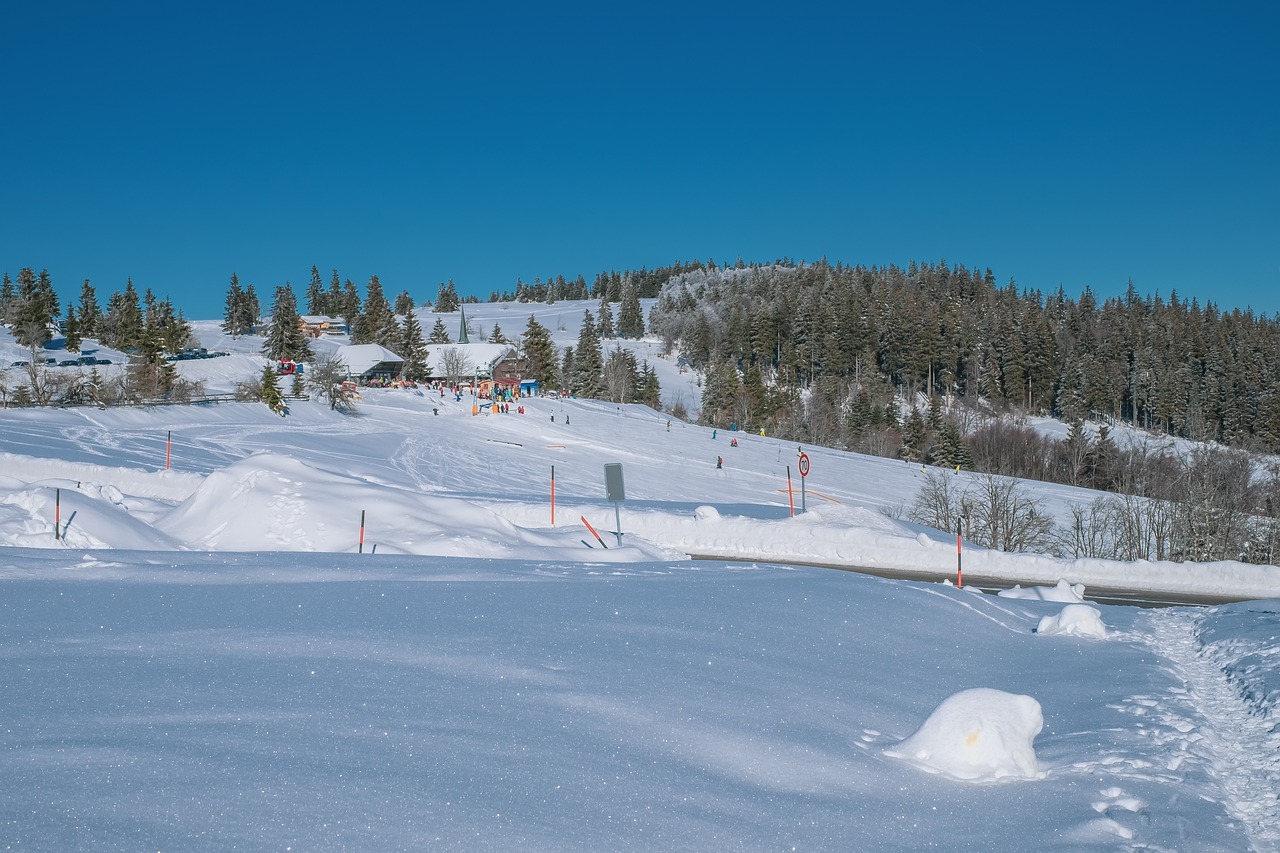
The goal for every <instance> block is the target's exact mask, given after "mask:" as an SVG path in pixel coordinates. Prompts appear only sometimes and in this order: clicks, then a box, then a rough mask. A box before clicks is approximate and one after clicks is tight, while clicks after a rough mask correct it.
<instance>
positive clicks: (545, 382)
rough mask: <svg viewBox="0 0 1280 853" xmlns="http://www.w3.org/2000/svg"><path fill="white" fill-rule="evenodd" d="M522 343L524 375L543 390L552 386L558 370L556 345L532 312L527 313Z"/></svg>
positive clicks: (554, 383)
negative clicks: (527, 319) (527, 318)
mask: <svg viewBox="0 0 1280 853" xmlns="http://www.w3.org/2000/svg"><path fill="white" fill-rule="evenodd" d="M522 343H523V347H524V359H525V368H524V373H525V376H526V377H527V378H529V379H533V380H535V381H537V383H538V385H539V387H541V388H542V389H543V390H550V389H552V388H554V387H555V385H556V374H557V372H558V365H557V363H556V346H555V344H554V343H552V341H551V333H550V332H549V331H547V328H546V327H545V326H543V325H542V324H541V323H539V322H538V321H537V319H536V318H535V317H534V316H533V315H532V314H530V315H529V323H528V325H527V326H525V330H524V336H523V341H522Z"/></svg>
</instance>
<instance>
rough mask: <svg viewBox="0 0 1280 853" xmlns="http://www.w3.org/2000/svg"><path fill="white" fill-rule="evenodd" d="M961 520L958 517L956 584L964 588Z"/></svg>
mask: <svg viewBox="0 0 1280 853" xmlns="http://www.w3.org/2000/svg"><path fill="white" fill-rule="evenodd" d="M960 541H961V536H960V520H959V519H956V586H958V587H960V588H961V589H963V588H964V570H963V568H962V567H961V565H960Z"/></svg>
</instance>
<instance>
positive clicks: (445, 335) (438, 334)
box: [427, 317, 453, 344]
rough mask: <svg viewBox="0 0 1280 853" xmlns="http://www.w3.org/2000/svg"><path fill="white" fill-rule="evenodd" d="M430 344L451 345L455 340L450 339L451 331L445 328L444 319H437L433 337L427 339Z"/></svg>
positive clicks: (433, 328)
mask: <svg viewBox="0 0 1280 853" xmlns="http://www.w3.org/2000/svg"><path fill="white" fill-rule="evenodd" d="M427 343H429V344H451V343H453V338H451V337H449V330H448V329H446V328H445V327H444V318H443V317H436V322H435V325H433V326H432V327H431V337H429V338H427Z"/></svg>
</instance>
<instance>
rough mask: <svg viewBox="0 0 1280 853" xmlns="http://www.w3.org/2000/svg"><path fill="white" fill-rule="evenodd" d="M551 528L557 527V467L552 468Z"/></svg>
mask: <svg viewBox="0 0 1280 853" xmlns="http://www.w3.org/2000/svg"><path fill="white" fill-rule="evenodd" d="M551 526H552V527H555V526H556V466H554V465H552V466H551Z"/></svg>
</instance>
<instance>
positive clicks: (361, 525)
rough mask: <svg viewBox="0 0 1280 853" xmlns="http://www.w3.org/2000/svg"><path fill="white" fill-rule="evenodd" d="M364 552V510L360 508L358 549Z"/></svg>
mask: <svg viewBox="0 0 1280 853" xmlns="http://www.w3.org/2000/svg"><path fill="white" fill-rule="evenodd" d="M359 553H361V554H363V553H364V510H360V551H359Z"/></svg>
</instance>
